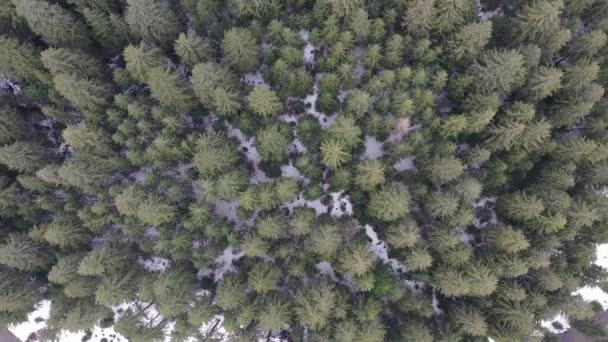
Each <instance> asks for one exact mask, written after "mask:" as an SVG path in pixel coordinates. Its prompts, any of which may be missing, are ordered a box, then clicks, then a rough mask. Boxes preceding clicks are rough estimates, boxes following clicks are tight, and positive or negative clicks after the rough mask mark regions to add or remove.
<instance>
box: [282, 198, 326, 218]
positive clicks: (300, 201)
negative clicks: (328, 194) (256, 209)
mask: <svg viewBox="0 0 608 342" xmlns="http://www.w3.org/2000/svg"><path fill="white" fill-rule="evenodd" d="M324 197H325V196H321V197H320V198H317V199H315V200H312V201H309V200H307V199H305V198H304V193H303V192H300V194H299V195H298V198H296V199H295V200H293V201H291V202H288V203H285V204H283V205H282V206H281V208H284V209H287V210H289V212H290V213H291V212H292V211H293V210H294V209H295V208H298V207H307V208H311V209H314V210H315V213H316V215H317V216H319V215H322V214H325V213H327V211H328V210H329V207H328V206H327V205H325V204H323V202H322V200H323V198H324Z"/></svg>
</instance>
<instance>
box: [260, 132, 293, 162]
mask: <svg viewBox="0 0 608 342" xmlns="http://www.w3.org/2000/svg"><path fill="white" fill-rule="evenodd" d="M290 139H291V137H290V132H289V131H288V130H287V127H285V126H283V125H278V124H272V125H269V126H266V127H264V128H262V129H260V130H259V131H258V134H257V136H256V142H257V146H258V151H259V152H260V154H261V155H262V160H264V161H267V162H271V163H281V162H283V161H284V160H285V159H286V157H287V147H288V145H289V142H290Z"/></svg>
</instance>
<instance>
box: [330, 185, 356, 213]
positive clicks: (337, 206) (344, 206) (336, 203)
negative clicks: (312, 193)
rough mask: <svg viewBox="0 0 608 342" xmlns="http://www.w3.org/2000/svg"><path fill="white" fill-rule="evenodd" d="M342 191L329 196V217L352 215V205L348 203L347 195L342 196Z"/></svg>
mask: <svg viewBox="0 0 608 342" xmlns="http://www.w3.org/2000/svg"><path fill="white" fill-rule="evenodd" d="M343 193H344V190H342V191H338V192H332V193H330V194H329V195H330V196H331V201H332V202H331V212H330V215H331V216H333V217H337V218H340V217H342V216H344V215H346V216H352V215H353V204H352V203H351V202H350V197H349V196H348V195H343Z"/></svg>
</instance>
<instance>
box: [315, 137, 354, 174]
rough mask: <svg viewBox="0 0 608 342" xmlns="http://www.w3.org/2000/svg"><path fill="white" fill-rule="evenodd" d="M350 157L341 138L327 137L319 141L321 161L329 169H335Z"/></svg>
mask: <svg viewBox="0 0 608 342" xmlns="http://www.w3.org/2000/svg"><path fill="white" fill-rule="evenodd" d="M350 158H351V155H350V154H349V153H348V150H347V146H346V144H345V143H344V142H343V141H342V140H334V139H328V140H324V141H323V142H322V143H321V161H322V162H323V164H325V165H327V166H328V167H329V168H331V169H337V168H339V167H340V166H341V165H342V164H344V163H346V162H347V161H348V160H349V159H350Z"/></svg>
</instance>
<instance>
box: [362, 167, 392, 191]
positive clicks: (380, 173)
mask: <svg viewBox="0 0 608 342" xmlns="http://www.w3.org/2000/svg"><path fill="white" fill-rule="evenodd" d="M384 174H385V167H384V165H383V164H382V162H381V161H379V160H364V161H362V162H360V163H358V164H357V166H356V176H355V184H357V185H358V186H359V187H360V188H361V189H362V190H364V191H371V190H373V189H374V188H376V187H377V186H378V185H381V184H382V183H384Z"/></svg>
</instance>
